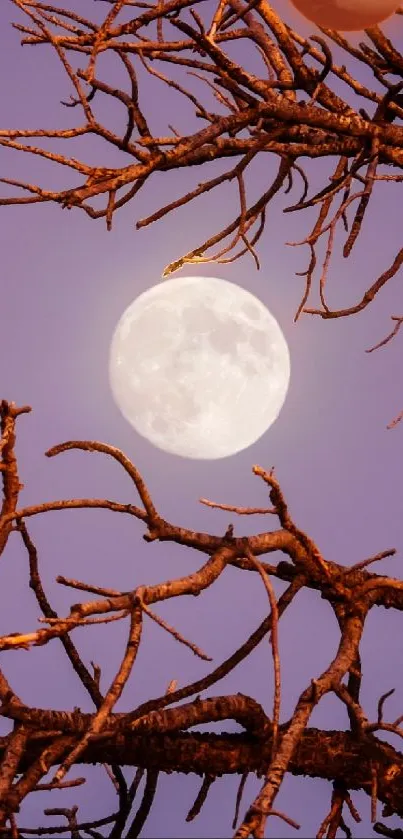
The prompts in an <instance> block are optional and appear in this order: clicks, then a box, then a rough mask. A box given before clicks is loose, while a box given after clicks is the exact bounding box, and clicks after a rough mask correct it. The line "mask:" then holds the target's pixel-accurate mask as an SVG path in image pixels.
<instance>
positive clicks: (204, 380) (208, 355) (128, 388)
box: [109, 277, 290, 460]
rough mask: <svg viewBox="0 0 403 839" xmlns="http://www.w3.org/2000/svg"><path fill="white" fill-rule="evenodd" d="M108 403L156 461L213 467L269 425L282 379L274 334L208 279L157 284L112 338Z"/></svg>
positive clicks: (282, 352) (263, 311)
mask: <svg viewBox="0 0 403 839" xmlns="http://www.w3.org/2000/svg"><path fill="white" fill-rule="evenodd" d="M109 375H110V383H111V388H112V393H113V396H114V399H115V401H116V404H117V405H118V407H119V409H120V411H121V413H122V414H123V416H124V417H125V419H127V421H128V422H129V423H130V424H131V425H132V426H133V427H134V428H135V429H136V431H137V432H138V433H139V434H141V435H142V436H143V437H145V438H146V439H147V440H149V441H150V442H151V443H153V444H154V445H155V446H157V447H158V448H160V449H163V450H164V451H166V452H170V453H172V454H176V455H179V456H181V457H188V458H195V459H210V460H215V459H218V458H221V457H228V455H233V454H236V453H237V452H240V451H242V450H243V449H246V448H247V447H248V446H250V445H251V444H252V443H254V442H255V441H256V440H258V439H259V437H261V436H262V434H264V432H265V431H266V430H267V429H268V428H269V426H270V425H272V423H273V422H274V421H275V419H276V418H277V417H278V415H279V413H280V410H281V408H282V405H283V402H284V399H285V396H286V393H287V388H288V382H289V377H290V358H289V352H288V347H287V343H286V340H285V338H284V336H283V333H282V331H281V329H280V327H279V325H278V323H277V321H276V320H275V318H274V317H273V315H272V314H270V312H269V311H268V309H267V308H266V307H265V306H264V305H263V303H262V302H261V301H260V300H258V298H257V297H255V296H254V295H253V294H251V293H250V292H248V291H245V290H244V289H243V288H240V287H239V286H237V285H235V284H234V283H230V282H227V281H226V280H221V279H217V278H214V277H179V278H175V279H170V280H164V281H163V282H161V283H159V284H158V285H155V286H153V287H152V288H149V289H148V290H147V291H145V292H143V294H140V295H139V297H137V298H136V299H135V300H134V301H133V303H132V304H131V305H130V306H129V307H128V309H126V311H125V312H124V313H123V315H122V317H121V319H120V321H119V323H118V325H117V327H116V330H115V332H114V335H113V339H112V344H111V349H110V360H109Z"/></svg>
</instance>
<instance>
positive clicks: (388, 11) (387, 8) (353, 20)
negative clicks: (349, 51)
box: [292, 0, 400, 32]
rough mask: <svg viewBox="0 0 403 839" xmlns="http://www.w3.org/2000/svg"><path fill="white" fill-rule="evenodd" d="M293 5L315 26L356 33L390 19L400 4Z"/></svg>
mask: <svg viewBox="0 0 403 839" xmlns="http://www.w3.org/2000/svg"><path fill="white" fill-rule="evenodd" d="M292 3H293V5H294V6H295V8H296V9H298V11H299V12H301V14H303V15H304V17H306V18H307V19H308V20H311V21H313V23H316V24H317V26H325V27H327V28H328V29H338V30H340V31H342V32H354V31H355V32H357V31H361V30H363V29H368V27H369V26H375V24H377V23H381V22H382V21H384V20H386V19H387V18H388V17H390V16H391V15H392V14H394V12H395V11H396V9H398V8H399V6H400V2H396V0H292Z"/></svg>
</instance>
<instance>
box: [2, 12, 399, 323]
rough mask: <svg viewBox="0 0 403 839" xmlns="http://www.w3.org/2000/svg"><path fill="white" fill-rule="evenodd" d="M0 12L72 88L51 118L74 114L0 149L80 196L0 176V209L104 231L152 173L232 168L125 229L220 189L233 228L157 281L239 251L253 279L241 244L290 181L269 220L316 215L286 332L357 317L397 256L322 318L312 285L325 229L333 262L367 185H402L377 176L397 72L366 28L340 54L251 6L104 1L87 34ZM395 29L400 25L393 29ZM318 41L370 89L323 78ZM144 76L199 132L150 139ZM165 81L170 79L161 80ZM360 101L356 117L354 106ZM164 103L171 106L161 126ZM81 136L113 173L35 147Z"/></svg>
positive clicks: (83, 25) (387, 144) (386, 146)
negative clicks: (70, 122) (105, 154)
mask: <svg viewBox="0 0 403 839" xmlns="http://www.w3.org/2000/svg"><path fill="white" fill-rule="evenodd" d="M12 3H13V5H14V6H15V7H16V8H17V9H18V10H19V11H20V12H22V13H23V15H24V18H25V21H24V22H22V23H16V24H15V27H16V29H17V30H18V31H19V32H20V33H21V34H22V43H23V44H25V45H30V46H34V47H40V46H43V45H45V44H46V45H50V46H51V47H52V49H53V50H54V52H55V53H56V55H57V58H58V60H59V61H60V62H61V64H62V66H63V68H64V70H65V72H66V74H67V76H68V78H69V81H70V84H71V88H72V96H71V100H70V101H69V102H64V103H63V104H64V105H65V106H67V107H69V108H71V109H72V110H73V111H77V112H78V111H79V112H80V113H81V115H82V116H81V121H80V122H79V124H78V125H75V126H74V127H71V128H68V129H63V130H57V129H55V130H45V129H39V128H38V129H34V130H29V129H27V130H17V129H12V130H4V129H3V130H1V131H0V143H1V145H2V146H3V147H6V148H8V149H10V148H11V149H16V150H18V151H19V152H24V153H26V154H29V155H33V156H34V158H38V157H40V158H42V159H44V160H46V161H49V162H50V163H53V164H58V165H59V166H60V167H63V169H64V171H66V172H70V173H71V174H72V177H73V180H76V179H77V178H78V179H79V181H80V183H79V185H75V186H72V187H71V188H69V189H64V190H60V191H52V190H47V189H45V188H44V187H43V186H40V185H38V184H32V183H26V182H22V181H16V180H11V179H7V178H3V179H2V182H3V183H4V184H8V186H9V187H10V188H17V193H16V194H12V195H11V196H9V197H3V198H2V199H1V200H0V203H1V204H3V205H5V204H35V203H40V202H49V201H50V202H56V203H58V204H59V205H60V206H62V207H66V208H69V209H70V208H72V207H78V208H80V209H82V210H84V212H85V213H87V214H88V215H89V216H90V217H91V218H95V219H96V218H105V220H106V225H107V227H108V229H110V228H111V225H112V220H113V217H114V215H115V212H116V211H117V210H118V209H120V208H121V207H123V206H124V205H125V204H127V203H128V202H130V201H131V200H132V199H134V198H135V197H136V196H137V194H138V193H139V192H140V190H141V189H142V188H143V187H144V186H145V184H146V183H147V182H148V181H150V179H151V176H152V175H154V174H155V173H157V172H160V173H162V172H167V171H169V170H176V169H181V168H184V167H185V168H190V167H195V166H202V165H206V164H208V163H211V162H212V161H224V162H225V161H226V160H227V159H231V158H234V159H238V162H236V163H235V165H233V166H230V168H228V169H227V171H225V172H223V173H222V174H220V175H217V176H216V177H213V178H210V179H204V180H203V181H202V182H201V183H200V184H199V185H198V186H197V187H196V188H195V189H193V190H191V191H189V192H187V193H186V194H185V195H183V196H182V197H180V198H178V199H176V200H174V201H171V202H170V203H169V204H166V205H165V206H163V207H160V208H159V209H157V210H156V211H155V212H153V213H152V214H151V215H149V216H147V217H146V218H142V219H140V220H139V221H138V222H137V227H138V228H142V227H145V226H147V225H149V224H152V223H153V222H155V221H157V220H158V219H161V218H163V217H164V216H166V215H167V213H170V212H172V211H174V210H176V209H177V208H179V207H182V206H184V205H186V204H188V203H189V202H193V201H195V200H196V199H197V198H198V197H199V196H200V195H203V194H205V193H208V192H210V191H212V190H215V189H218V188H219V187H220V186H222V185H223V184H224V183H226V182H232V183H234V185H235V186H236V188H237V192H238V197H239V211H238V212H237V215H236V217H235V218H234V219H233V220H232V221H231V222H230V223H228V224H227V225H226V226H225V227H223V228H222V229H221V230H219V231H218V232H216V233H214V234H213V235H212V236H211V237H210V238H208V239H207V240H206V241H204V242H203V243H201V244H199V245H198V246H197V247H195V248H192V249H191V250H190V251H188V252H187V253H185V254H183V255H182V256H180V257H179V258H178V259H176V260H175V261H174V262H171V263H170V264H169V265H168V266H167V267H166V269H165V272H164V273H165V276H166V275H169V274H170V273H172V272H174V271H176V270H178V269H179V268H181V267H182V266H183V265H185V264H191V263H203V262H209V261H216V262H221V263H222V262H231V261H233V260H234V259H237V258H238V257H240V256H242V255H244V254H246V253H248V252H249V253H250V254H252V256H253V257H254V259H255V262H256V264H257V266H259V260H258V255H257V253H256V248H255V246H256V245H257V243H258V242H259V239H260V238H261V236H262V234H263V231H264V228H265V222H266V210H267V206H268V204H269V203H270V202H271V201H272V200H273V199H274V197H275V196H276V195H278V194H279V192H280V191H281V190H283V191H284V192H285V193H289V192H290V191H291V189H292V188H293V186H294V181H295V179H296V178H297V179H298V180H301V181H302V194H301V196H300V197H299V198H298V200H297V201H296V202H294V203H293V204H292V205H291V206H289V207H287V208H286V209H285V212H286V213H291V212H292V213H295V212H299V211H302V210H306V209H308V208H317V209H318V217H317V220H316V222H315V224H314V226H313V229H312V231H311V233H310V234H309V235H308V236H307V237H306V238H305V239H304V240H303V242H299V243H293V244H300V245H301V244H304V245H305V246H307V247H308V249H309V253H310V260H309V265H308V268H307V269H306V270H305V271H303V272H302V275H303V276H304V277H305V290H304V293H303V295H302V299H301V302H300V305H299V307H298V310H297V312H296V319H297V318H298V317H299V315H300V314H301V312H308V313H310V314H316V315H319V316H320V317H322V318H338V317H345V316H348V315H352V314H355V313H357V312H360V311H362V310H363V309H365V308H366V307H367V306H368V305H369V304H370V303H371V301H372V300H373V299H374V297H375V296H376V295H377V294H378V292H379V291H380V290H381V289H382V288H383V286H385V284H386V283H387V282H388V281H389V280H390V279H391V278H392V277H394V276H395V275H396V273H397V272H398V270H399V269H400V267H401V264H402V262H403V248H401V249H400V250H399V252H398V254H397V255H396V256H395V258H394V259H392V260H391V261H390V264H389V265H388V266H387V267H386V268H385V270H384V271H383V273H382V274H381V276H379V277H378V278H377V279H376V280H374V281H373V282H371V284H370V285H369V286H368V288H367V290H366V291H365V293H364V295H363V296H362V297H361V299H360V300H359V301H358V302H357V303H356V304H355V305H352V306H348V307H344V308H339V309H337V310H335V309H332V308H330V307H329V305H328V303H327V299H326V294H325V291H326V289H325V285H326V276H327V272H328V267H329V262H330V258H331V255H332V251H333V247H334V238H335V231H336V227H337V228H338V227H339V225H344V226H345V229H346V231H347V234H346V240H345V244H344V248H343V255H344V257H348V256H349V255H350V253H351V251H352V249H353V247H354V245H355V243H356V241H357V238H358V236H359V234H360V231H361V228H362V224H363V221H364V218H365V215H366V212H367V208H368V205H369V203H370V201H371V198H372V196H373V194H374V189H375V188H376V184H377V182H378V181H385V180H388V181H394V182H400V181H401V180H402V178H403V175H402V174H397V173H389V172H388V173H387V174H385V167H386V168H387V169H388V170H389V169H402V168H403V127H402V124H401V120H402V118H403V96H402V93H401V91H402V88H403V81H402V76H403V58H402V56H401V54H400V53H399V51H398V50H397V49H396V48H395V47H394V46H393V44H392V43H391V41H390V40H389V39H388V38H387V37H386V36H385V35H384V34H383V32H382V31H381V30H380V29H379V28H378V27H376V26H375V27H372V28H371V29H368V30H367V32H366V35H367V37H368V39H369V42H370V45H368V43H361V44H359V46H357V47H355V46H352V45H351V44H350V43H349V42H348V41H346V39H345V38H343V37H342V36H341V35H340V34H339V33H337V32H335V31H333V30H323V34H324V35H325V37H319V36H311V37H310V38H304V37H302V36H301V35H299V34H298V33H297V32H296V31H294V30H293V29H292V28H291V27H290V26H288V25H286V24H285V23H284V22H283V21H282V20H281V18H280V17H279V15H278V14H277V13H276V12H275V11H274V9H273V8H272V7H271V6H269V4H268V2H267V0H253V2H249V3H246V2H244V0H228V1H227V0H225V2H223V0H219V2H217V3H216V4H211V3H206V2H205V0H159V2H157V3H147V2H133V0H113V2H112V0H108V6H109V8H108V9H107V14H106V15H105V17H104V19H103V21H102V22H100V23H95V22H93V21H91V20H90V19H88V18H87V17H84V16H83V15H82V14H81V13H77V12H75V11H73V10H69V9H64V8H59V7H57V6H54V5H49V4H45V3H42V2H40V0H12ZM212 6H213V7H214V8H213V9H212ZM133 15H134V16H133ZM27 18H28V21H27V20H26V19H27ZM396 20H397V21H399V22H400V18H399V17H397V18H396ZM332 43H333V45H335V46H336V47H337V48H338V49H341V50H343V51H344V52H345V53H346V56H347V58H350V57H352V58H354V59H355V60H358V61H359V62H360V63H361V66H362V67H364V68H365V69H366V71H368V69H369V70H370V71H371V73H372V75H373V77H374V88H373V89H371V88H369V87H366V86H364V85H363V84H362V83H360V82H359V81H358V80H357V78H355V76H354V75H352V74H351V73H350V72H349V71H348V69H347V68H346V66H344V65H343V66H338V65H336V64H335V62H334V60H333V57H332V53H331V50H330V46H329V44H332ZM239 49H241V50H242V49H243V50H244V55H245V57H246V53H245V50H248V51H249V52H250V51H251V52H252V54H253V60H254V62H255V64H256V62H258V65H259V66H260V72H251V71H250V70H248V69H247V67H246V66H244V64H245V62H244V63H242V61H237V60H235V58H234V57H231V56H233V55H234V51H235V52H236V50H239ZM106 54H108V55H110V56H112V57H113V58H114V59H115V60H116V62H117V67H118V69H119V70H120V71H122V70H123V72H124V73H125V75H126V79H127V84H126V86H125V87H119V86H118V84H115V83H114V80H113V79H109V80H107V81H105V80H104V79H103V78H102V77H101V69H100V63H101V60H102V57H103V56H104V55H106ZM144 73H146V74H148V75H149V76H150V77H152V78H153V79H156V83H159V87H157V88H155V91H156V93H155V95H156V96H160V95H161V94H162V95H164V93H165V91H166V89H167V88H168V89H169V90H170V91H173V95H175V96H178V97H179V100H177V101H180V100H182V102H187V103H188V104H190V105H191V107H192V110H193V113H194V117H195V119H196V125H197V121H201V127H200V128H198V129H197V130H195V131H194V132H193V133H187V134H181V133H180V132H179V131H178V130H177V129H176V128H175V127H173V126H172V125H169V126H168V127H167V128H168V130H169V133H168V134H167V135H166V136H155V135H154V134H153V131H152V128H151V126H150V121H149V117H148V115H147V113H146V108H147V105H148V102H147V93H144V95H142V84H143V83H144ZM178 75H179V78H180V81H177V80H176V79H177V77H178ZM189 77H192V78H194V77H196V78H197V79H198V80H199V82H200V81H201V82H202V83H203V84H204V88H205V91H206V94H207V98H208V102H207V103H206V104H204V103H203V100H202V98H200V96H196V94H195V93H193V92H192V91H191V90H190V89H189V88H188V86H187V80H188V78H189ZM119 78H120V77H119ZM141 79H143V82H141ZM334 81H336V83H339V82H340V81H341V82H343V84H344V86H345V87H344V89H346V86H347V88H349V92H350V94H351V93H352V94H353V98H354V97H356V98H358V100H359V102H360V104H361V107H358V105H357V107H356V108H354V107H352V106H351V105H350V104H348V101H347V100H345V99H343V98H342V97H341V96H340V94H339V93H336V92H335V91H334V89H333V87H332V83H333V82H334ZM140 82H141V83H140ZM336 86H337V85H336ZM102 97H104V98H106V99H107V100H108V99H109V100H111V101H114V102H118V103H119V105H120V106H121V108H122V109H123V112H124V113H125V123H126V124H125V129H124V131H123V133H121V134H119V133H116V131H115V130H114V129H113V128H111V127H110V126H108V125H105V124H104V123H103V122H102V121H101V120H100V119H99V118H98V117H97V112H96V104H97V102H98V101H99V98H102ZM350 98H351V97H350ZM364 103H365V105H366V108H368V109H369V110H370V111H372V114H371V115H370V114H369V113H368V111H367V110H365V109H364V108H363V107H362V104H364ZM174 105H175V100H173V107H172V110H173V112H174ZM173 119H174V116H173ZM190 122H191V120H190V119H189V124H190ZM88 137H89V138H91V137H97V138H101V139H102V140H104V141H105V143H106V144H107V145H108V146H109V147H110V148H113V149H114V150H115V151H117V152H121V153H122V165H121V166H120V167H116V168H109V167H108V166H94V165H91V163H88V162H85V161H83V160H78V159H77V157H73V156H69V155H68V154H61V153H59V152H57V151H54V152H52V151H49V150H48V148H47V144H48V141H49V140H56V141H57V142H59V141H63V143H66V145H67V144H68V143H69V142H71V141H73V142H74V140H75V139H77V138H88ZM35 140H38V141H40V140H44V141H45V144H44V147H42V146H40V145H31V144H30V142H31V143H32V141H35ZM268 155H271V156H275V157H277V159H278V169H277V173H276V174H275V176H274V178H273V179H272V180H271V181H270V179H269V180H268V182H267V183H265V184H264V188H263V192H262V193H261V194H260V196H259V198H258V199H257V200H256V201H254V202H252V203H250V202H249V201H248V198H247V188H246V182H245V176H246V174H247V173H248V171H249V169H250V166H251V164H252V163H253V162H254V161H255V159H256V158H257V157H259V156H260V157H261V156H265V157H266V156H268ZM322 157H326V158H333V159H335V160H336V164H335V165H333V170H331V174H330V177H329V181H330V183H329V182H328V183H325V185H324V187H323V188H322V189H321V190H320V191H319V192H317V193H316V194H314V195H310V196H309V195H308V193H309V181H308V178H307V175H306V173H305V172H304V170H303V168H302V167H301V165H300V163H298V162H297V161H298V160H300V159H301V158H306V159H318V158H322ZM128 158H129V159H130V158H131V161H130V162H127V160H128ZM264 171H267V169H266V168H265V170H264ZM263 180H264V179H263ZM102 198H104V204H103V206H101V207H100V205H99V201H98V203H96V206H94V199H102ZM350 212H353V218H352V220H351V224H350V223H349V218H348V217H349V214H350ZM324 238H326V239H327V247H326V255H325V259H324V263H323V266H322V270H321V273H320V277H319V293H320V307H319V308H314V307H309V306H308V305H307V304H308V298H309V296H310V292H311V288H312V281H313V276H314V272H315V268H316V265H317V261H318V254H317V246H318V245H319V244H320V243H321V242H322V241H323V239H324Z"/></svg>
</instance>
